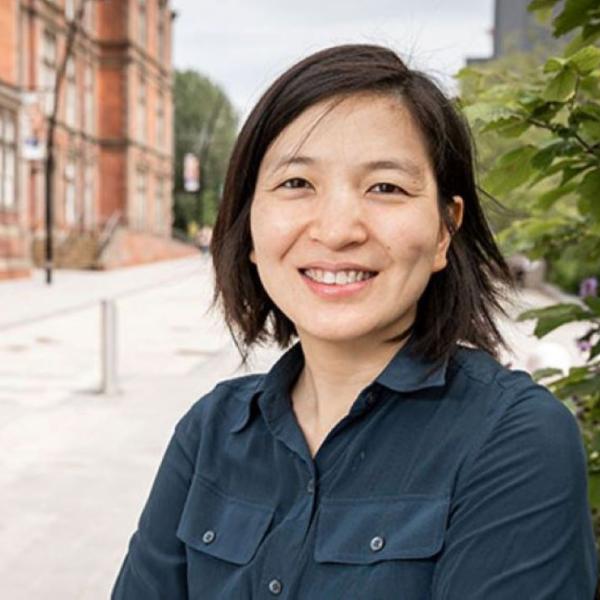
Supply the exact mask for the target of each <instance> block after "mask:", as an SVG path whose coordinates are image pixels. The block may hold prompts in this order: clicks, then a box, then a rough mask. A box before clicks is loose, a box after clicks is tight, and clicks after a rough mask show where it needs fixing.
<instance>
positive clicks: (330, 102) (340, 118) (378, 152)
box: [261, 93, 430, 170]
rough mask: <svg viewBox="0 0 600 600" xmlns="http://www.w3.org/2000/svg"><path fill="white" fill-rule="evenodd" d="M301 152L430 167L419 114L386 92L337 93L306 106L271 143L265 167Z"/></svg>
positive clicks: (264, 161) (426, 168) (271, 166)
mask: <svg viewBox="0 0 600 600" xmlns="http://www.w3.org/2000/svg"><path fill="white" fill-rule="evenodd" d="M296 154H303V155H304V154H308V155H311V156H312V155H313V154H314V155H315V158H317V159H323V160H324V161H325V160H335V161H336V162H339V161H340V160H344V161H348V162H356V161H360V162H364V161H369V160H381V159H384V158H403V159H410V160H412V161H413V162H415V163H417V164H420V165H421V166H422V167H423V168H424V170H430V169H429V156H428V152H427V149H426V144H425V140H424V138H423V135H422V133H421V130H420V128H419V126H418V124H417V122H416V120H415V118H414V117H413V115H412V113H411V111H410V110H409V108H408V107H407V105H406V104H405V103H404V102H403V101H402V100H401V99H399V98H396V97H393V96H391V95H387V94H386V95H384V94H373V93H361V94H355V95H352V96H348V97H343V98H340V97H334V98H331V99H327V100H324V101H322V102H319V103H317V104H314V105H313V106H311V107H309V108H307V109H306V110H305V111H304V112H303V113H301V114H300V115H299V116H298V117H297V118H296V119H295V120H294V121H292V122H291V123H290V124H289V125H287V126H286V127H285V128H284V129H283V131H282V132H281V133H280V134H279V135H278V136H277V137H276V138H275V140H274V141H273V142H272V143H271V145H270V146H269V148H268V149H267V152H266V153H265V155H264V157H263V161H262V165H261V167H263V168H264V169H272V168H274V167H276V166H277V164H278V163H280V162H281V161H282V160H285V159H286V158H289V157H291V156H294V155H296Z"/></svg>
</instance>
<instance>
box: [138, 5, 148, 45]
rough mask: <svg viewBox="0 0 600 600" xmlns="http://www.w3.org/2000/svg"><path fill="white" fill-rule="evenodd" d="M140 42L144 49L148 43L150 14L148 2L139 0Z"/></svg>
mask: <svg viewBox="0 0 600 600" xmlns="http://www.w3.org/2000/svg"><path fill="white" fill-rule="evenodd" d="M138 42H139V43H140V46H142V47H143V48H145V47H146V44H147V43H148V12H147V6H146V0H138Z"/></svg>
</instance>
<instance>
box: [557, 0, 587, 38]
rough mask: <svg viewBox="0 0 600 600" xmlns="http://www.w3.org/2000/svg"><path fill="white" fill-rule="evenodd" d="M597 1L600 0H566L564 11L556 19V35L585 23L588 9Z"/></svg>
mask: <svg viewBox="0 0 600 600" xmlns="http://www.w3.org/2000/svg"><path fill="white" fill-rule="evenodd" d="M597 3H598V0H566V2H565V7H564V9H563V11H562V12H561V13H560V14H559V15H558V16H557V17H556V19H554V36H555V37H560V36H561V35H564V34H565V33H569V31H572V30H573V29H575V28H576V27H580V26H581V25H583V24H584V23H585V22H586V21H587V20H588V15H587V12H588V10H591V9H593V8H595V7H596V6H597Z"/></svg>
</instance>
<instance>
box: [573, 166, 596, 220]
mask: <svg viewBox="0 0 600 600" xmlns="http://www.w3.org/2000/svg"><path fill="white" fill-rule="evenodd" d="M578 191H579V195H580V197H581V199H580V202H579V205H578V206H579V208H580V210H581V212H583V213H585V214H587V215H590V216H593V217H594V218H595V219H597V220H600V169H594V170H593V171H590V172H589V173H586V175H585V177H584V178H583V181H582V182H581V184H580V186H579V189H578Z"/></svg>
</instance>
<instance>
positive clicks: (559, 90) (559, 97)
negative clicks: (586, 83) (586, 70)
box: [543, 66, 578, 102]
mask: <svg viewBox="0 0 600 600" xmlns="http://www.w3.org/2000/svg"><path fill="white" fill-rule="evenodd" d="M577 79H578V76H577V72H576V71H575V70H574V69H572V68H571V67H568V66H567V67H564V68H563V69H562V70H561V71H560V72H559V73H558V75H556V77H554V78H553V79H552V80H551V81H550V83H548V85H547V86H546V89H545V90H544V94H543V96H544V98H545V99H546V100H549V101H551V102H567V101H569V100H570V99H571V98H572V97H573V96H574V95H575V90H576V89H577Z"/></svg>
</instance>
